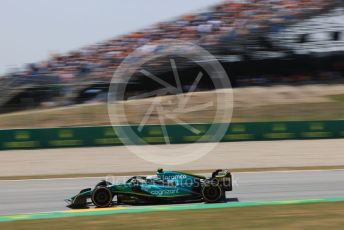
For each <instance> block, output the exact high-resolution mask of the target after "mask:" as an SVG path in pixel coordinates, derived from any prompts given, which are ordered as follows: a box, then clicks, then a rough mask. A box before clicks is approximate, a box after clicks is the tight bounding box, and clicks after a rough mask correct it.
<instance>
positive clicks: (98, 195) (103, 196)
mask: <svg viewBox="0 0 344 230" xmlns="http://www.w3.org/2000/svg"><path fill="white" fill-rule="evenodd" d="M91 199H92V202H93V204H94V205H95V206H96V207H98V208H106V207H109V206H110V205H111V204H112V199H113V194H112V192H111V191H110V189H108V188H107V187H102V186H99V187H96V188H95V189H94V190H93V192H92V196H91Z"/></svg>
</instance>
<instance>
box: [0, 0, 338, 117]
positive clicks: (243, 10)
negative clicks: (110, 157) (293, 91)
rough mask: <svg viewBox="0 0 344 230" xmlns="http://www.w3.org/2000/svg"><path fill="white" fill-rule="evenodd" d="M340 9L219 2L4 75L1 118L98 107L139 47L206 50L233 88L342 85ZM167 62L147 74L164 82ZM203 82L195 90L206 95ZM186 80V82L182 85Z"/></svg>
mask: <svg viewBox="0 0 344 230" xmlns="http://www.w3.org/2000/svg"><path fill="white" fill-rule="evenodd" d="M343 9H344V8H343V2H342V1H328V0H307V1H304V0H283V1H282V0H261V1H254V0H245V1H237V0H229V1H225V2H223V3H222V4H220V5H216V6H213V7H211V8H209V9H208V10H207V11H205V12H203V13H199V14H193V15H184V16H181V17H179V18H176V19H174V20H172V21H169V22H163V23H159V24H157V25H155V26H152V27H151V28H147V29H143V30H141V31H137V32H135V33H131V34H128V35H124V36H121V37H118V38H114V39H111V40H108V41H105V42H102V43H99V44H94V45H90V46H88V47H84V48H82V49H80V50H76V51H72V52H70V53H69V54H66V55H62V56H55V57H53V58H51V59H50V60H47V61H45V62H42V63H35V64H30V65H28V67H27V68H26V70H25V71H22V72H15V73H11V74H9V75H7V76H3V77H2V78H1V85H2V90H1V97H0V106H1V107H0V108H1V112H3V113H4V112H11V111H16V110H25V109H30V108H37V107H41V106H49V107H57V106H66V105H74V104H83V103H88V102H94V101H97V102H103V101H105V100H106V93H107V91H108V87H109V84H110V80H111V78H112V75H113V73H114V71H115V70H116V68H117V67H118V66H119V64H120V63H121V62H122V60H123V59H124V58H126V57H127V55H128V54H130V53H131V52H132V51H133V50H135V49H137V48H139V47H140V51H141V53H142V55H150V54H152V53H159V52H162V51H163V50H164V49H165V48H166V47H164V44H159V43H158V41H160V40H162V39H178V40H184V41H189V42H193V43H195V44H198V45H200V46H202V47H204V48H206V49H207V50H208V51H210V52H211V53H212V54H214V55H215V56H216V57H217V59H218V60H219V61H220V62H221V63H222V64H223V66H224V67H225V69H226V70H227V71H228V73H229V75H230V78H231V79H230V80H231V82H232V85H233V86H234V87H244V86H256V85H258V86H268V85H276V84H278V85H279V84H291V85H295V84H297V85H300V84H310V83H311V84H318V83H327V84H328V83H342V82H343V79H344V78H343V77H344V76H343V74H344V63H343V61H342V60H343V55H344V52H343V51H344V46H343V44H344V35H343V33H344V20H343ZM136 58H140V57H136ZM131 61H133V62H135V59H133V60H131ZM167 61H168V59H166V60H164V59H162V60H159V61H157V62H155V63H154V65H149V64H147V68H150V69H151V70H152V71H155V72H156V73H157V74H158V76H159V77H161V78H164V79H165V80H167V81H169V79H168V78H169V75H170V74H169V71H170V70H169V69H168V68H167V67H166V63H167ZM179 62H182V63H184V65H183V67H184V68H183V69H182V70H180V71H181V75H182V74H183V75H184V74H185V75H194V74H193V73H194V72H196V71H198V68H199V67H198V66H197V65H195V64H191V63H188V62H187V61H186V60H179ZM185 63H186V64H185ZM208 80H209V79H208ZM208 80H207V78H205V80H204V81H203V82H202V83H201V84H200V87H199V89H198V90H210V89H212V87H211V86H210V85H209V81H208ZM188 81H192V79H188V80H185V82H183V83H184V84H186V85H187V84H188ZM132 83H133V84H131V85H130V87H128V90H129V91H132V92H131V94H135V93H139V92H146V91H147V90H153V89H154V87H157V86H154V85H153V88H152V87H151V86H152V82H150V81H149V79H147V78H145V77H144V76H142V75H140V74H137V75H135V76H134V78H133V81H132ZM150 87H151V88H150Z"/></svg>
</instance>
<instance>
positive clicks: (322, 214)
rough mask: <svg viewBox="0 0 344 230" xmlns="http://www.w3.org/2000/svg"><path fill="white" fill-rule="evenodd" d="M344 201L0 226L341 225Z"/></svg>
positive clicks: (51, 229) (9, 228) (166, 229)
mask: <svg viewBox="0 0 344 230" xmlns="http://www.w3.org/2000/svg"><path fill="white" fill-rule="evenodd" d="M343 225H344V202H338V203H315V204H298V205H279V206H260V207H244V208H225V209H207V210H192V211H172V212H152V213H138V214H117V215H106V216H88V217H69V218H61V219H46V220H30V221H16V222H4V223H0V229H6V230H15V229H28V230H31V229H32V230H34V229H35V230H36V229H49V230H55V229H94V230H96V229H125V230H128V229H164V230H170V229H197V230H201V229H325V228H327V229H342V227H343Z"/></svg>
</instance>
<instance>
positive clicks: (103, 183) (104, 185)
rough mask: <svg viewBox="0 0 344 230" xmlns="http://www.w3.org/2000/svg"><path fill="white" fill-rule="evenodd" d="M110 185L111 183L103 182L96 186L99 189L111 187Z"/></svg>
mask: <svg viewBox="0 0 344 230" xmlns="http://www.w3.org/2000/svg"><path fill="white" fill-rule="evenodd" d="M109 185H111V183H110V182H109V181H106V180H102V181H101V182H99V183H98V184H96V186H95V188H97V187H106V186H109Z"/></svg>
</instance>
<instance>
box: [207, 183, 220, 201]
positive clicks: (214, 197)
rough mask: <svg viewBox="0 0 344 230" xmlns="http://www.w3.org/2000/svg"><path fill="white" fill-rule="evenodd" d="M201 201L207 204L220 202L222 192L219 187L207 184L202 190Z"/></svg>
mask: <svg viewBox="0 0 344 230" xmlns="http://www.w3.org/2000/svg"><path fill="white" fill-rule="evenodd" d="M202 196H203V200H204V201H205V202H207V203H215V202H219V201H221V200H222V197H223V192H222V189H221V187H220V186H219V185H212V184H208V185H205V186H204V187H203V188H202Z"/></svg>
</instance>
